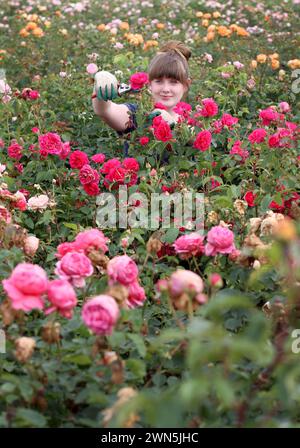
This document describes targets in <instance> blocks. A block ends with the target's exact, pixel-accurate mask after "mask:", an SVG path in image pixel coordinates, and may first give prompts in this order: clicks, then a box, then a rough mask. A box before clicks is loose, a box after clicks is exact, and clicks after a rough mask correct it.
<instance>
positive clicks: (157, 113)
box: [148, 109, 176, 129]
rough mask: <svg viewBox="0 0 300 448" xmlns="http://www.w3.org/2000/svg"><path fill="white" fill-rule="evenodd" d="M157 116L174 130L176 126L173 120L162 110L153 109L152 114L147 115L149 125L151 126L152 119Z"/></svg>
mask: <svg viewBox="0 0 300 448" xmlns="http://www.w3.org/2000/svg"><path fill="white" fill-rule="evenodd" d="M158 116H161V117H162V119H163V120H165V121H166V122H167V123H169V125H170V127H171V129H173V128H174V126H175V124H176V120H174V118H173V117H172V116H171V115H170V114H169V112H167V111H166V110H163V109H154V110H153V111H152V112H150V114H149V115H148V118H149V120H150V124H152V120H153V118H155V117H158Z"/></svg>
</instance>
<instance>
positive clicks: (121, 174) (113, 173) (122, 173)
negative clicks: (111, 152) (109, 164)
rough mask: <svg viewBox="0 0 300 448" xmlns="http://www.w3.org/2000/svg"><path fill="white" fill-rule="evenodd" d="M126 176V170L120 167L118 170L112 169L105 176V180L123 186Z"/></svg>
mask: <svg viewBox="0 0 300 448" xmlns="http://www.w3.org/2000/svg"><path fill="white" fill-rule="evenodd" d="M126 174H127V173H126V170H125V169H124V168H122V167H121V166H120V167H119V168H112V169H111V170H110V172H109V173H108V174H107V175H106V176H105V179H106V180H107V181H109V182H113V183H114V182H118V184H123V183H124V181H125V177H126Z"/></svg>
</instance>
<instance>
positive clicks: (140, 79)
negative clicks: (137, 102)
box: [129, 72, 149, 90]
mask: <svg viewBox="0 0 300 448" xmlns="http://www.w3.org/2000/svg"><path fill="white" fill-rule="evenodd" d="M129 82H130V86H131V88H132V89H133V90H139V89H142V88H143V87H144V85H145V84H148V83H149V77H148V75H147V73H145V72H138V73H134V74H133V75H131V76H130V79H129Z"/></svg>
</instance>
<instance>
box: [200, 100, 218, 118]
mask: <svg viewBox="0 0 300 448" xmlns="http://www.w3.org/2000/svg"><path fill="white" fill-rule="evenodd" d="M202 104H203V108H202V109H201V110H200V115H201V116H202V117H214V116H215V115H217V113H218V111H219V108H218V105H217V103H216V102H215V101H214V100H213V99H212V98H205V99H204V100H202Z"/></svg>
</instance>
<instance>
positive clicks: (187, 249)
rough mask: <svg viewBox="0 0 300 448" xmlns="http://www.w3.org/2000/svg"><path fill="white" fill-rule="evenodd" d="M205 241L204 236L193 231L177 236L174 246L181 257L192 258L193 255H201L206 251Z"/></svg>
mask: <svg viewBox="0 0 300 448" xmlns="http://www.w3.org/2000/svg"><path fill="white" fill-rule="evenodd" d="M203 241H204V237H203V236H201V235H199V234H198V233H196V232H193V233H190V234H188V235H183V236H180V237H179V238H177V240H176V241H175V242H174V244H173V247H174V249H175V252H176V253H177V254H178V255H179V256H180V258H182V259H184V260H185V259H187V258H191V257H192V256H196V255H201V254H203V253H204V244H203Z"/></svg>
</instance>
